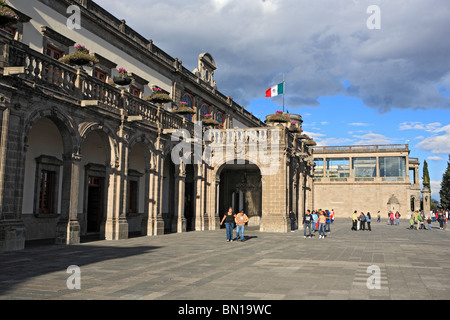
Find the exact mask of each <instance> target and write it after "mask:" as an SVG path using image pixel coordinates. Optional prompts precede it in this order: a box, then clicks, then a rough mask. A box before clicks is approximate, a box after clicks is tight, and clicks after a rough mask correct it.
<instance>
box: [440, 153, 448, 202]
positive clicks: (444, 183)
mask: <svg viewBox="0 0 450 320" xmlns="http://www.w3.org/2000/svg"><path fill="white" fill-rule="evenodd" d="M439 195H440V196H441V206H442V207H443V208H444V209H450V155H449V162H447V170H446V171H445V172H444V175H443V176H442V182H441V191H439Z"/></svg>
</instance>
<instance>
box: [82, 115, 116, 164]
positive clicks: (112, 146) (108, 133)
mask: <svg viewBox="0 0 450 320" xmlns="http://www.w3.org/2000/svg"><path fill="white" fill-rule="evenodd" d="M78 131H79V134H80V141H79V143H78V151H79V152H81V147H82V146H83V143H84V142H85V140H86V138H87V136H88V135H89V133H91V132H92V131H97V132H98V133H99V134H100V137H101V138H102V140H103V142H104V144H105V146H106V147H107V153H106V164H107V165H109V166H111V167H112V168H115V167H116V163H117V161H118V160H119V147H118V137H117V135H116V134H115V132H114V131H113V130H112V129H111V128H109V127H108V126H107V125H104V124H103V123H99V122H82V123H80V124H79V125H78Z"/></svg>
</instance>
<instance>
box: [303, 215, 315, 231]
mask: <svg viewBox="0 0 450 320" xmlns="http://www.w3.org/2000/svg"><path fill="white" fill-rule="evenodd" d="M312 223H313V218H312V216H311V211H309V210H306V214H305V215H304V216H303V236H304V237H305V238H306V229H308V230H309V234H308V238H311V224H312Z"/></svg>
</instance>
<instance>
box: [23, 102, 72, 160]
mask: <svg viewBox="0 0 450 320" xmlns="http://www.w3.org/2000/svg"><path fill="white" fill-rule="evenodd" d="M42 118H48V119H50V120H51V121H52V122H53V123H54V124H55V125H56V127H57V128H58V130H59V132H60V134H61V137H62V139H63V144H64V153H65V154H66V153H67V154H71V153H76V151H77V150H76V146H77V145H78V139H77V137H78V135H77V130H76V129H75V126H74V124H73V121H72V120H71V119H69V118H68V117H67V116H65V115H64V114H63V113H62V112H60V111H59V110H58V109H57V108H52V109H45V110H36V111H34V112H33V113H31V114H30V116H29V117H28V119H27V120H25V126H24V130H23V137H24V139H23V141H24V145H26V144H27V137H28V135H29V133H30V131H31V129H32V127H33V125H34V124H35V123H36V122H37V121H39V120H40V119H42Z"/></svg>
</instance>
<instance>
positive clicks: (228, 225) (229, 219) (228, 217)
mask: <svg viewBox="0 0 450 320" xmlns="http://www.w3.org/2000/svg"><path fill="white" fill-rule="evenodd" d="M235 218H236V215H235V214H234V213H233V208H232V207H230V208H228V212H227V213H225V215H224V216H223V218H222V221H220V225H222V224H223V222H224V221H225V229H226V233H227V242H230V241H233V228H234V221H235Z"/></svg>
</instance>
